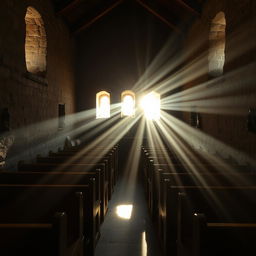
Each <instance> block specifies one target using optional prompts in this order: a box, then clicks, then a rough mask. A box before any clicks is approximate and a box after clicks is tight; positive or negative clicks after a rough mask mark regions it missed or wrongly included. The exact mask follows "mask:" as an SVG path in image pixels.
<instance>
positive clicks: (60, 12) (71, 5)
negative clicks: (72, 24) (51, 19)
mask: <svg viewBox="0 0 256 256" xmlns="http://www.w3.org/2000/svg"><path fill="white" fill-rule="evenodd" d="M81 2H82V0H72V1H71V2H69V3H68V4H67V5H65V6H64V7H62V8H61V9H59V10H58V11H57V12H56V14H57V15H63V14H65V13H67V12H69V11H70V10H72V9H73V8H74V7H75V6H77V5H78V4H80V3H81Z"/></svg>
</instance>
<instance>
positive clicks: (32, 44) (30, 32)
mask: <svg viewBox="0 0 256 256" xmlns="http://www.w3.org/2000/svg"><path fill="white" fill-rule="evenodd" d="M25 22H26V39H25V59H26V67H27V70H28V72H30V73H33V74H37V75H42V74H44V72H45V71H46V54H47V38H46V32H45V27H44V21H43V19H42V17H41V15H40V13H39V12H38V11H37V10H36V9H34V8H33V7H28V8H27V12H26V16H25Z"/></svg>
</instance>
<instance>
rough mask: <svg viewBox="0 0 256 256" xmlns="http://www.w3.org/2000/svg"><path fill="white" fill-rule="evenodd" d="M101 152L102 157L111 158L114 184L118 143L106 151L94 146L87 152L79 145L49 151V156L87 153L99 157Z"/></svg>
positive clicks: (103, 148)
mask: <svg viewBox="0 0 256 256" xmlns="http://www.w3.org/2000/svg"><path fill="white" fill-rule="evenodd" d="M85 147H86V146H85ZM102 152H103V156H102V157H110V159H111V163H112V167H113V170H114V184H116V181H117V177H118V145H115V146H114V147H113V148H111V149H110V150H108V151H106V148H105V147H102V146H97V147H96V148H94V149H93V150H91V151H89V152H87V151H84V148H83V146H79V147H73V148H69V149H64V150H59V151H58V152H56V153H54V152H50V153H49V156H56V155H63V156H65V155H81V156H89V155H91V156H96V157H99V156H101V155H102Z"/></svg>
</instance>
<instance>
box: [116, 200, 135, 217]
mask: <svg viewBox="0 0 256 256" xmlns="http://www.w3.org/2000/svg"><path fill="white" fill-rule="evenodd" d="M132 210H133V205H132V204H127V205H125V204H123V205H118V206H117V207H116V214H117V216H118V217H119V218H121V219H125V220H129V219H130V218H131V216H132Z"/></svg>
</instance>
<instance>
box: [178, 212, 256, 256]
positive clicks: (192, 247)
mask: <svg viewBox="0 0 256 256" xmlns="http://www.w3.org/2000/svg"><path fill="white" fill-rule="evenodd" d="M255 237H256V223H238V222H236V223H227V222H207V218H206V216H205V215H204V214H202V213H201V214H198V213H195V214H194V215H193V235H192V237H191V240H190V241H189V242H188V244H187V247H185V248H184V245H183V244H181V243H180V244H179V255H180V256H187V255H193V256H215V255H219V256H226V255H232V256H243V255H253V254H254V253H255V251H256V243H255Z"/></svg>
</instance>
